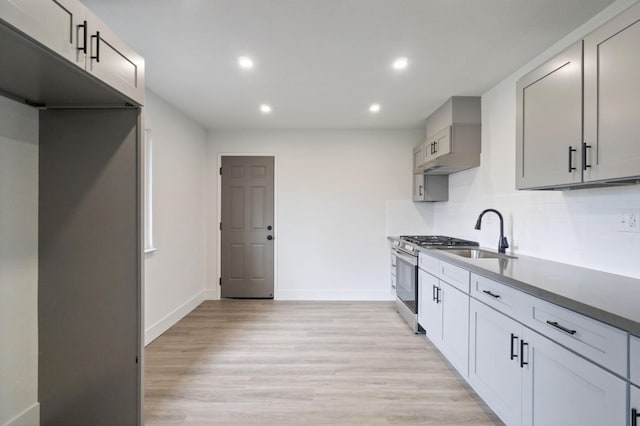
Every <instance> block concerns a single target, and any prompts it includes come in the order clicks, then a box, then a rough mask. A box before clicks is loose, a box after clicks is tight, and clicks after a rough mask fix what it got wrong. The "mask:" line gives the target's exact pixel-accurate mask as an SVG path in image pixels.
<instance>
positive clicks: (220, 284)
mask: <svg viewBox="0 0 640 426" xmlns="http://www.w3.org/2000/svg"><path fill="white" fill-rule="evenodd" d="M220 286H222V278H220Z"/></svg>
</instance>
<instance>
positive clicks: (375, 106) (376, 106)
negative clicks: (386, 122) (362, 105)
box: [369, 104, 382, 114]
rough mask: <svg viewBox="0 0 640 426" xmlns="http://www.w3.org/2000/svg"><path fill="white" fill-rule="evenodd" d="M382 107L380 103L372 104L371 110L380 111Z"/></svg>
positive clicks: (373, 111)
mask: <svg viewBox="0 0 640 426" xmlns="http://www.w3.org/2000/svg"><path fill="white" fill-rule="evenodd" d="M381 108H382V107H381V106H380V104H371V106H370V107H369V112H372V113H374V114H376V113H378V112H380V109H381Z"/></svg>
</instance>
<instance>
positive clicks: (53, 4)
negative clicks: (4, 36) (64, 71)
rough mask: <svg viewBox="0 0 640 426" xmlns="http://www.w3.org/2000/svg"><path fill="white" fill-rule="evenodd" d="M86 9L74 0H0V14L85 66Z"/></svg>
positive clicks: (62, 54) (39, 40)
mask: <svg viewBox="0 0 640 426" xmlns="http://www.w3.org/2000/svg"><path fill="white" fill-rule="evenodd" d="M85 13H86V8H85V7H84V6H83V5H82V4H81V3H80V2H78V1H77V0H56V1H54V0H44V1H43V0H0V17H2V19H3V20H5V21H6V22H7V23H8V24H10V25H11V26H13V27H15V28H16V29H18V30H20V31H22V32H24V33H25V34H27V35H28V36H29V37H31V38H32V39H34V40H35V41H37V42H39V43H41V44H42V45H44V46H46V47H48V48H49V49H51V50H52V51H54V52H55V53H57V54H59V55H60V56H62V57H64V58H65V59H67V60H68V61H69V62H72V63H74V64H76V65H78V66H79V67H80V68H82V69H84V68H85V57H86V50H84V48H83V46H85V44H84V41H85V35H86V34H87V33H86V23H85V19H86V17H85Z"/></svg>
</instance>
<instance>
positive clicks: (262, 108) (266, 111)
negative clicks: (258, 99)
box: [260, 104, 271, 114]
mask: <svg viewBox="0 0 640 426" xmlns="http://www.w3.org/2000/svg"><path fill="white" fill-rule="evenodd" d="M260 112H261V113H263V114H269V113H270V112H271V105H267V104H262V105H260Z"/></svg>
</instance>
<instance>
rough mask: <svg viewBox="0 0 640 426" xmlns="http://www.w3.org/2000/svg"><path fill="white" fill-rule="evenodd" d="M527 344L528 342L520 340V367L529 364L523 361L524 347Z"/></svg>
mask: <svg viewBox="0 0 640 426" xmlns="http://www.w3.org/2000/svg"><path fill="white" fill-rule="evenodd" d="M525 346H529V344H528V343H525V341H524V340H520V368H524V366H525V365H529V363H528V362H525V361H524V347H525Z"/></svg>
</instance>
